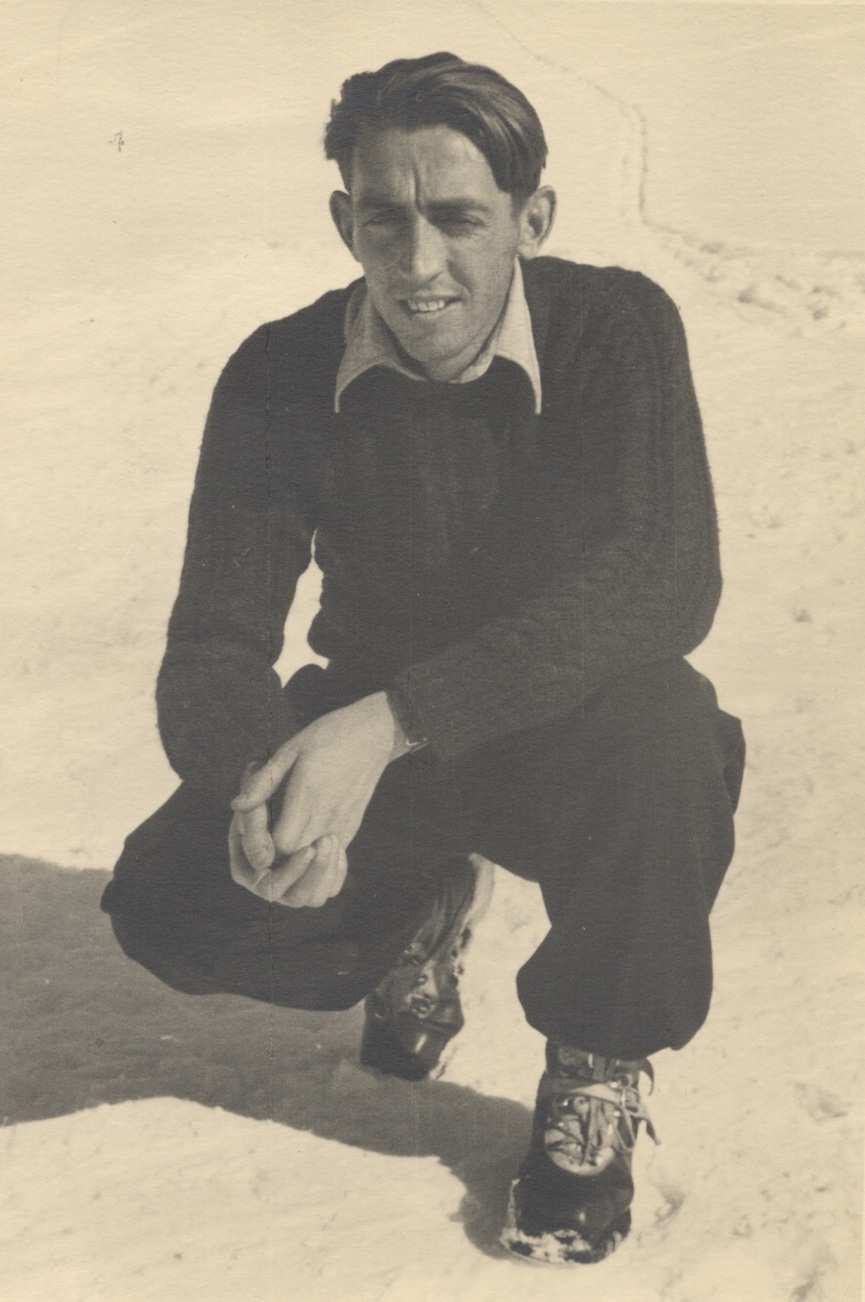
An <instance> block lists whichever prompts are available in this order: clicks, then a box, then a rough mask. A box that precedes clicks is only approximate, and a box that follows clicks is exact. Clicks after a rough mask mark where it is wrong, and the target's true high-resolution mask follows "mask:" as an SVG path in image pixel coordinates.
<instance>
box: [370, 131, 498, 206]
mask: <svg viewBox="0 0 865 1302" xmlns="http://www.w3.org/2000/svg"><path fill="white" fill-rule="evenodd" d="M418 187H422V188H423V190H424V191H425V192H426V193H427V194H428V195H429V197H430V198H435V200H436V202H446V203H448V204H449V205H453V206H455V207H456V206H464V205H465V206H468V205H471V206H477V205H478V204H479V203H481V204H483V203H485V202H486V203H489V202H490V201H491V200H493V201H494V197H495V196H496V195H497V194H501V191H500V190H499V188H498V186H497V185H496V182H495V178H494V177H493V174H492V169H491V168H490V165H489V163H488V162H487V160H486V158H485V157H484V155H483V154H482V153H481V151H480V150H479V149H478V148H477V146H476V145H475V144H473V143H472V141H471V140H469V139H468V137H467V136H464V135H462V134H461V133H460V132H458V131H455V130H453V129H452V128H451V127H446V126H441V127H439V126H435V127H419V128H417V129H416V130H412V131H406V130H402V129H400V128H397V127H388V128H384V129H381V130H374V129H371V128H366V129H365V130H364V131H362V132H361V134H360V136H359V137H358V142H357V145H356V146H355V150H354V155H353V158H352V170H351V193H352V197H353V198H354V199H355V200H356V201H357V202H363V203H368V202H370V201H371V200H375V199H379V200H382V199H383V200H387V201H391V200H402V199H404V198H406V197H407V196H408V194H409V193H410V192H412V191H413V190H415V189H416V188H418Z"/></svg>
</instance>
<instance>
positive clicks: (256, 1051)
mask: <svg viewBox="0 0 865 1302" xmlns="http://www.w3.org/2000/svg"><path fill="white" fill-rule="evenodd" d="M107 879H108V874H107V873H105V872H101V871H96V870H85V871H66V870H63V869H58V868H55V867H53V866H51V865H50V864H46V863H42V862H40V861H37V860H28V859H23V858H21V857H18V856H0V900H2V907H0V928H2V932H0V934H2V950H0V974H2V980H3V989H4V1006H5V1012H6V1022H7V1030H6V1035H5V1053H4V1061H3V1064H2V1070H0V1117H2V1121H3V1124H5V1125H10V1124H12V1123H15V1122H21V1121H36V1120H42V1119H45V1118H48V1117H56V1116H62V1115H64V1114H67V1113H70V1112H75V1111H78V1110H80V1109H82V1108H89V1107H95V1106H96V1105H97V1104H100V1103H121V1102H125V1101H127V1100H130V1099H143V1098H153V1097H164V1096H170V1097H174V1098H180V1099H189V1100H192V1101H193V1102H196V1103H201V1104H203V1105H205V1106H207V1107H220V1108H225V1109H226V1110H228V1111H230V1112H235V1113H237V1114H239V1115H240V1116H245V1117H253V1118H257V1119H265V1118H267V1119H270V1120H272V1121H276V1122H278V1123H280V1124H283V1125H288V1126H292V1127H293V1128H295V1129H301V1130H308V1131H311V1132H313V1133H314V1134H316V1135H319V1136H321V1137H322V1138H326V1139H331V1140H337V1141H339V1142H341V1143H345V1144H351V1145H354V1146H356V1147H360V1148H364V1149H370V1150H373V1151H375V1152H379V1153H387V1154H393V1155H398V1156H405V1157H429V1156H434V1157H437V1158H438V1159H439V1160H440V1161H441V1162H442V1163H443V1164H444V1165H445V1166H446V1167H448V1168H449V1169H450V1170H451V1171H452V1172H453V1174H454V1175H456V1176H457V1177H458V1179H460V1180H461V1181H462V1183H463V1184H464V1185H465V1188H466V1194H465V1197H464V1199H463V1202H462V1205H461V1209H460V1216H461V1219H462V1220H463V1222H464V1224H465V1228H466V1234H467V1236H468V1237H469V1239H470V1240H471V1241H472V1242H473V1243H474V1244H475V1245H476V1246H477V1247H478V1248H480V1249H481V1250H482V1251H484V1252H487V1253H490V1254H494V1255H498V1253H499V1251H501V1250H500V1249H499V1248H498V1246H497V1244H496V1236H497V1234H498V1230H499V1227H500V1226H501V1223H502V1219H503V1216H504V1210H505V1203H506V1198H507V1188H508V1181H509V1179H510V1178H511V1176H512V1174H513V1172H514V1170H515V1168H516V1166H517V1165H518V1163H519V1160H520V1158H521V1157H522V1155H523V1152H524V1149H525V1145H526V1142H527V1138H528V1130H529V1124H530V1114H529V1112H528V1111H527V1109H526V1108H524V1107H522V1106H521V1105H519V1104H517V1103H514V1102H511V1101H510V1100H507V1099H500V1098H487V1097H485V1096H483V1095H481V1094H478V1093H477V1092H476V1091H474V1090H472V1089H468V1088H466V1087H464V1086H461V1085H453V1084H449V1083H447V1082H446V1081H429V1082H423V1083H421V1084H417V1085H410V1084H407V1083H405V1082H402V1081H398V1080H394V1079H391V1078H387V1077H382V1076H375V1075H372V1074H370V1073H367V1072H364V1071H362V1070H361V1069H360V1068H359V1067H358V1065H357V1044H358V1041H359V1037H360V1026H361V1012H360V1010H359V1009H357V1008H355V1009H352V1010H350V1011H349V1012H344V1013H310V1012H301V1011H291V1010H288V1009H282V1008H272V1007H271V1006H269V1005H267V1004H263V1003H256V1002H255V1001H253V1000H247V999H242V998H237V997H235V996H229V995H206V996H198V997H195V998H190V997H189V996H186V995H180V994H177V993H176V992H175V991H173V990H170V989H169V988H168V987H166V986H164V985H162V984H161V983H160V982H159V981H157V979H156V978H155V977H153V976H151V975H150V973H148V972H146V971H144V970H143V969H142V968H139V967H138V966H137V965H136V964H135V963H133V962H132V961H131V960H130V959H128V958H126V957H125V955H124V954H123V953H122V952H121V950H120V949H119V948H118V947H117V944H116V942H115V940H114V937H113V935H112V933H111V927H110V924H109V921H108V918H107V917H106V916H105V915H104V914H103V913H101V912H100V911H99V898H100V895H101V893H102V890H103V887H104V886H105V883H106V881H107Z"/></svg>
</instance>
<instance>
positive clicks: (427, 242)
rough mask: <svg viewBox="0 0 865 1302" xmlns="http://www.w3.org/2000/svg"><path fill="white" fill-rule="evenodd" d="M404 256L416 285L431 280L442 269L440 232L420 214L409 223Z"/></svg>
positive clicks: (442, 256) (442, 252) (442, 251)
mask: <svg viewBox="0 0 865 1302" xmlns="http://www.w3.org/2000/svg"><path fill="white" fill-rule="evenodd" d="M405 258H406V262H407V269H408V271H409V274H410V275H411V278H412V280H413V281H414V282H415V283H417V284H418V285H423V284H426V283H427V282H428V281H430V280H433V279H434V278H435V276H437V275H438V273H439V272H440V271H441V270H442V269H443V265H444V249H443V243H442V233H441V231H440V230H438V229H437V227H435V226H434V225H433V224H432V222H429V221H427V220H426V218H424V217H422V216H420V215H418V216H417V217H416V218H415V220H414V221H413V222H411V224H410V225H409V228H408V232H407V238H406V248H405Z"/></svg>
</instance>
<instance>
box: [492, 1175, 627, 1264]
mask: <svg viewBox="0 0 865 1302" xmlns="http://www.w3.org/2000/svg"><path fill="white" fill-rule="evenodd" d="M519 1183H520V1182H519V1180H514V1181H513V1182H512V1184H511V1192H510V1198H509V1200H508V1214H507V1219H506V1221H505V1226H504V1229H503V1230H502V1232H501V1234H500V1235H499V1243H500V1244H501V1245H502V1247H503V1248H507V1250H508V1252H511V1253H513V1254H514V1256H516V1257H520V1258H522V1260H523V1261H530V1262H532V1263H534V1264H535V1265H539V1266H592V1265H595V1264H596V1263H597V1262H599V1261H604V1260H605V1258H607V1257H609V1256H610V1255H611V1254H612V1253H614V1252H615V1251H616V1248H618V1246H619V1244H620V1243H621V1242H622V1240H623V1239H625V1238H627V1236H628V1232H629V1230H630V1228H631V1212H630V1208H627V1209H626V1210H625V1211H624V1212H622V1214H621V1215H620V1216H618V1217H617V1218H616V1220H614V1221H613V1222H612V1223H611V1224H610V1225H609V1226H608V1227H607V1229H606V1231H605V1232H604V1235H603V1238H602V1239H600V1240H599V1241H598V1242H597V1243H594V1244H592V1243H589V1242H587V1240H586V1239H584V1238H583V1237H582V1235H581V1234H580V1233H579V1231H578V1230H568V1229H551V1230H547V1231H546V1233H544V1234H527V1233H526V1231H525V1230H522V1229H521V1228H520V1226H519V1223H518V1216H517V1197H516V1195H517V1188H518V1187H519Z"/></svg>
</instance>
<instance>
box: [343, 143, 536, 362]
mask: <svg viewBox="0 0 865 1302" xmlns="http://www.w3.org/2000/svg"><path fill="white" fill-rule="evenodd" d="M539 193H540V192H539ZM531 205H532V200H529V201H528V203H527V204H526V205H523V206H522V207H521V208H520V207H519V206H518V205H515V203H514V201H513V198H512V196H511V195H509V194H505V193H504V192H503V191H502V190H500V189H499V188H498V186H497V185H496V182H495V178H494V177H493V174H492V171H491V169H490V165H489V163H488V162H487V160H486V159H485V158H484V156H483V154H482V153H481V152H480V150H478V149H477V148H476V147H475V145H473V144H472V142H471V141H470V140H469V139H468V138H467V137H466V136H463V135H461V134H460V133H459V132H457V131H453V130H452V129H451V128H450V127H444V126H435V127H422V128H420V129H418V130H416V131H402V130H398V129H386V130H383V131H365V132H363V133H362V134H361V136H360V139H359V141H358V144H357V146H356V148H355V152H354V158H353V166H352V174H351V187H350V196H349V195H340V194H337V195H334V197H333V200H332V206H331V211H332V212H333V216H334V220H335V221H336V224H337V227H338V229H339V231H340V234H341V235H342V238H343V239H344V240H345V242H346V244H347V245H348V247H349V249H350V250H351V252H352V254H353V256H354V257H355V258H356V259H357V261H358V262H359V263H360V264H361V266H362V267H363V271H364V276H365V277H366V283H367V287H368V290H369V294H370V297H371V298H372V302H373V304H374V306H375V307H376V308H377V310H378V312H379V314H380V316H381V317H382V318H383V320H384V321H385V323H386V324H387V325H388V327H389V328H390V330H391V331H392V333H393V334H394V335H395V336H396V338H397V340H398V342H399V344H400V345H401V347H402V349H403V351H404V352H406V353H407V354H408V356H409V357H410V358H412V359H413V360H414V362H415V363H416V364H417V365H418V366H419V367H420V369H421V370H422V371H423V373H424V374H425V375H427V376H428V377H429V378H430V379H433V380H451V379H453V378H454V377H455V376H457V375H459V374H460V372H461V371H463V370H465V368H466V367H467V366H468V365H469V364H470V363H471V362H472V361H473V360H474V359H475V357H476V356H477V355H478V353H479V352H480V351H481V349H482V348H483V346H484V343H485V342H486V340H487V339H488V337H489V335H490V334H491V333H492V331H493V329H494V327H495V325H496V322H497V321H498V319H499V317H500V315H501V312H502V309H503V307H504V304H505V299H506V298H507V294H508V289H509V287H510V283H511V277H512V275H513V267H514V258H515V257H516V255H517V253H518V252H525V253H527V254H528V255H529V256H531V254H532V252H534V251H535V249H534V247H533V246H534V244H535V243H539V242H540V241H539V239H538V237H537V234H536V232H535V230H534V228H533V227H532V223H531V219H530V217H529V216H528V210H529V209H530V208H531ZM546 229H548V226H547V228H545V229H544V232H543V235H545V234H546ZM543 235H542V236H541V237H540V239H542V238H543Z"/></svg>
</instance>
